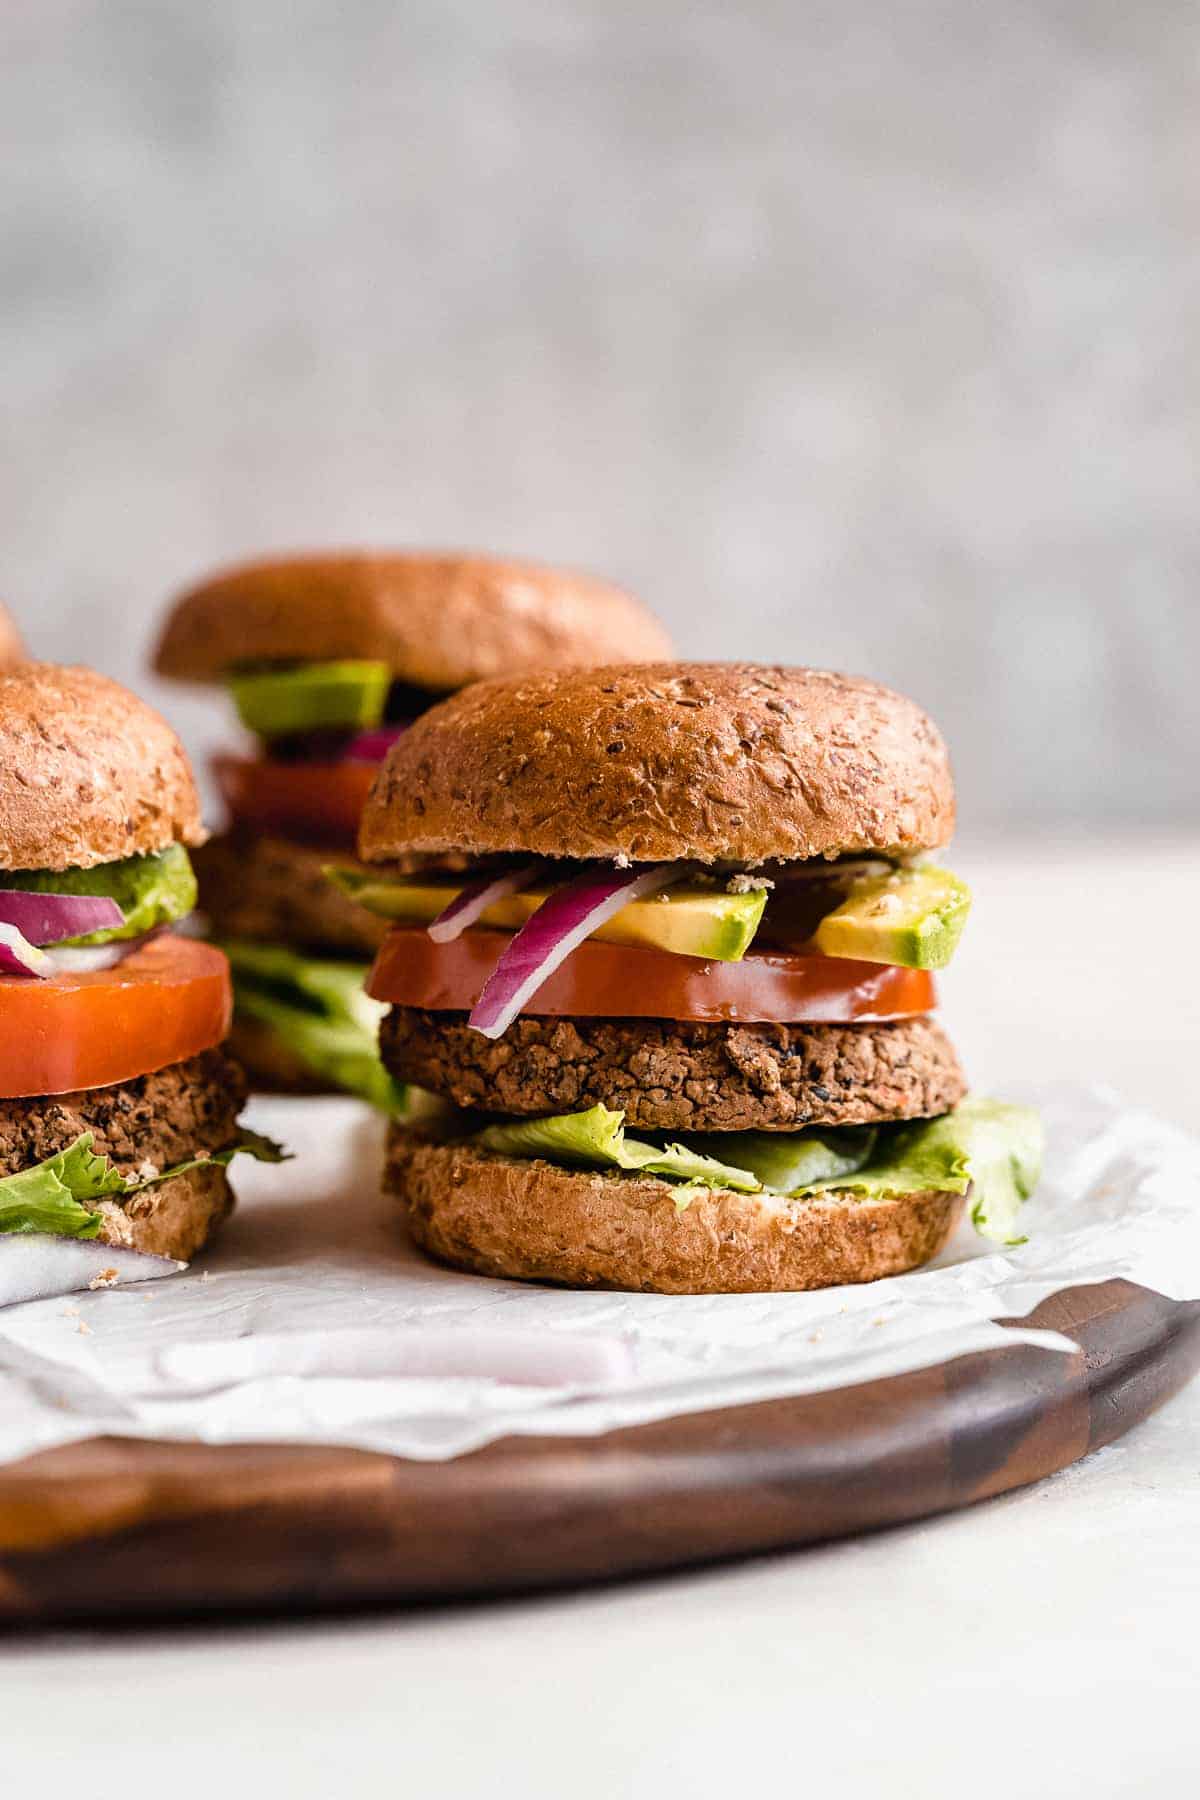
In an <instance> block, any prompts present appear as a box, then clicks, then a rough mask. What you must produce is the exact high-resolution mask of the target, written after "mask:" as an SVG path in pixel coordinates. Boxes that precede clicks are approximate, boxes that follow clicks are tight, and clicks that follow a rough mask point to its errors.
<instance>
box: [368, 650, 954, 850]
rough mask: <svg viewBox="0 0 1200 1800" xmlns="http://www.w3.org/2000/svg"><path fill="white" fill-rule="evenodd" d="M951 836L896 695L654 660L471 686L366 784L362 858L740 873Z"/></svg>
mask: <svg viewBox="0 0 1200 1800" xmlns="http://www.w3.org/2000/svg"><path fill="white" fill-rule="evenodd" d="M953 829H954V782H953V779H952V777H951V774H950V764H949V760H948V758H947V754H946V746H945V744H944V743H943V742H942V738H941V736H940V734H939V732H938V730H937V727H936V726H935V725H934V724H933V723H932V721H931V720H930V719H928V718H927V717H926V715H925V714H924V713H923V712H922V711H921V709H920V707H918V706H916V705H914V703H913V702H912V701H911V700H906V699H905V698H904V697H903V695H901V694H894V693H892V692H891V690H890V689H889V688H884V687H879V686H878V685H877V684H876V683H875V682H873V681H863V680H860V679H858V678H856V677H854V676H850V675H833V674H829V673H828V672H827V671H825V670H823V669H786V668H759V667H755V666H753V665H751V664H737V663H726V664H721V663H711V664H705V663H663V664H658V665H653V664H650V665H644V666H638V665H622V666H620V667H615V668H608V669H592V670H590V671H575V672H563V673H559V672H555V671H552V670H547V671H541V672H539V673H536V674H532V675H527V676H523V677H517V678H510V679H508V680H505V681H486V682H481V683H480V685H479V686H478V687H473V688H468V689H466V691H465V692H463V693H461V694H456V695H455V696H454V698H453V699H451V700H447V701H445V702H444V703H443V704H442V705H440V706H436V707H434V708H433V709H432V710H431V711H430V712H428V713H426V714H424V715H423V716H422V717H421V718H419V719H418V720H417V721H416V722H415V724H413V725H412V726H411V727H410V728H409V730H408V731H406V732H405V733H404V735H403V736H402V737H401V738H400V739H399V740H398V742H397V743H396V745H395V746H394V748H393V749H392V751H391V753H390V754H389V756H388V759H387V762H386V763H385V764H384V765H383V767H382V768H381V770H380V772H379V774H378V775H377V776H376V778H375V783H374V786H373V787H372V790H371V795H370V798H369V799H368V801H367V805H366V810H365V811H364V813H363V819H362V828H361V832H360V836H359V848H360V851H361V854H362V855H363V856H364V857H365V858H366V859H367V860H368V861H385V860H388V859H390V858H393V857H396V856H399V855H402V854H404V853H406V852H410V851H417V852H422V853H430V854H437V853H441V852H443V851H447V850H464V851H467V852H469V853H470V854H472V855H477V856H478V855H484V854H487V853H489V852H529V853H532V854H534V855H537V856H561V857H571V858H586V857H612V858H622V859H624V858H628V859H629V860H631V861H635V862H667V861H670V862H674V861H677V860H679V859H682V858H688V859H690V860H692V861H698V862H707V863H711V862H734V863H746V864H754V863H762V862H771V861H774V860H775V859H777V858H779V859H785V860H791V859H797V858H804V857H812V856H826V857H829V856H838V855H842V854H846V853H853V852H858V851H890V852H906V851H912V850H922V849H932V848H933V847H934V846H935V845H938V844H944V843H946V842H947V840H948V839H949V837H950V835H951V833H952V831H953Z"/></svg>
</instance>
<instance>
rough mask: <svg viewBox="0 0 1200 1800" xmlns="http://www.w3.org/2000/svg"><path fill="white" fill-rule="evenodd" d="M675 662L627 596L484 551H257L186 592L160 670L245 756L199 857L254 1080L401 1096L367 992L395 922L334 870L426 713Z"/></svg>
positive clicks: (228, 781) (224, 787)
mask: <svg viewBox="0 0 1200 1800" xmlns="http://www.w3.org/2000/svg"><path fill="white" fill-rule="evenodd" d="M667 654H669V646H668V643H667V639H666V637H665V635H664V633H663V631H662V628H661V627H660V626H659V625H658V623H657V622H656V621H655V620H654V619H653V618H652V617H651V616H650V614H649V613H647V612H646V610H645V609H644V608H643V607H642V606H641V605H640V604H639V602H638V601H636V600H634V599H633V598H632V597H631V596H630V595H628V594H626V593H623V592H621V591H620V590H619V589H617V588H614V587H610V586H608V585H607V584H606V583H604V582H601V581H596V580H593V579H591V578H590V577H587V576H583V575H574V574H568V573H565V572H564V571H562V570H558V569H549V568H542V567H539V566H536V565H534V564H531V563H513V562H498V561H493V560H491V559H487V558H484V557H473V556H432V555H375V554H358V555H340V556H333V555H326V556H303V557H288V558H285V559H282V560H278V561H270V562H259V563H254V564H251V565H249V566H247V567H244V568H238V569H234V570H232V571H231V572H229V573H226V574H223V575H219V576H217V577H216V578H215V579H214V580H211V581H208V582H206V583H204V584H203V585H202V586H200V587H198V588H195V589H194V590H193V591H192V592H190V593H187V594H185V595H184V596H183V598H182V599H181V600H179V601H178V603H177V604H176V606H175V607H174V609H173V611H172V612H171V614H170V616H169V617H168V619H167V623H166V627H165V630H164V633H163V636H162V639H161V642H160V644H159V647H158V651H157V656H156V668H157V669H158V671H159V672H160V673H161V674H163V675H166V676H168V677H173V678H176V679H179V680H186V681H207V682H220V683H223V684H224V685H225V686H226V687H227V688H228V690H229V693H230V695H231V698H232V700H233V703H234V706H235V708H236V710H237V712H238V715H239V717H240V719H241V723H242V725H243V726H244V727H245V728H246V730H247V731H248V732H249V733H250V734H251V735H252V737H253V738H254V739H256V740H257V743H256V744H255V745H254V747H253V748H248V749H245V750H241V751H229V752H226V753H224V754H222V755H219V756H217V757H216V759H215V761H214V764H213V769H214V773H215V776H216V780H217V783H218V785H219V787H220V790H221V793H222V795H223V797H224V801H225V804H226V806H227V809H228V813H229V819H230V824H229V829H228V830H227V831H226V832H225V833H224V835H222V836H221V837H219V838H217V839H216V840H215V841H214V842H213V843H211V844H209V845H208V846H207V848H206V849H205V851H204V853H203V855H202V856H201V857H200V858H199V859H198V861H197V871H198V875H199V880H200V897H201V905H202V908H203V911H204V912H205V914H206V915H207V917H208V919H209V921H210V925H211V929H212V931H213V933H214V935H215V936H216V937H217V939H218V940H219V941H220V942H222V943H223V944H224V946H225V948H226V950H227V951H228V954H229V956H230V959H231V962H232V964H233V971H234V981H235V989H236V1013H235V1022H234V1033H233V1041H234V1045H235V1048H236V1051H237V1054H238V1056H239V1057H240V1059H241V1061H242V1062H243V1064H244V1065H245V1066H246V1068H247V1070H248V1071H249V1072H250V1074H251V1075H252V1076H253V1077H254V1078H255V1079H256V1080H258V1081H259V1082H260V1083H262V1084H264V1085H267V1086H271V1087H276V1088H284V1089H292V1090H301V1091H304V1090H317V1089H325V1088H329V1087H341V1088H345V1089H348V1090H350V1091H352V1092H355V1093H358V1094H360V1095H362V1096H364V1097H365V1098H366V1099H368V1100H370V1101H372V1102H373V1103H375V1104H376V1105H378V1106H380V1107H382V1108H384V1109H385V1110H387V1111H392V1110H394V1109H395V1108H396V1107H397V1106H399V1105H400V1104H401V1103H402V1096H401V1094H400V1092H399V1090H398V1089H397V1086H396V1084H395V1083H394V1082H393V1081H392V1079H391V1077H390V1076H389V1075H388V1074H387V1072H386V1070H385V1069H384V1068H383V1067H382V1065H381V1064H380V1062H379V1059H378V1055H377V1051H376V1032H377V1026H378V1018H379V1013H380V1011H381V1009H380V1008H379V1007H377V1006H376V1005H375V1004H374V1003H373V1002H372V1001H370V1000H369V999H368V997H367V996H366V994H365V993H364V992H363V977H364V975H365V973H366V968H367V964H368V962H369V960H370V958H371V956H372V955H373V954H374V952H375V951H376V950H377V949H378V947H379V944H380V942H381V940H382V937H383V934H384V931H385V930H386V926H385V925H384V924H383V923H382V922H381V921H380V920H378V919H376V918H374V917H373V916H372V915H371V914H370V913H367V912H365V911H363V910H361V909H360V908H358V907H356V906H355V905H353V904H352V902H351V901H350V900H349V899H348V898H347V897H346V894H345V893H344V892H343V891H342V889H341V888H340V887H338V886H336V885H333V884H331V882H330V881H329V880H328V879H327V874H326V871H327V867H328V865H329V864H330V861H331V859H333V860H334V861H336V862H337V863H338V864H340V867H341V870H342V872H343V873H345V872H349V873H350V874H353V873H354V843H355V835H356V833H357V829H358V821H359V816H360V814H361V812H362V807H363V803H364V802H365V800H366V797H367V793H368V791H369V789H370V785H371V780H372V777H373V776H374V774H375V771H376V770H377V768H378V767H379V764H380V762H381V761H382V759H383V757H384V756H385V754H386V753H387V751H388V750H389V749H390V748H391V746H392V745H393V744H394V743H395V742H396V741H397V740H398V739H399V738H401V737H402V736H403V735H404V733H405V732H406V731H407V730H408V729H409V727H410V726H411V724H412V722H413V721H414V720H415V719H416V718H418V717H419V716H420V715H421V714H422V713H423V712H424V711H425V710H426V709H427V708H428V707H430V706H431V705H433V704H434V703H435V702H436V701H437V700H439V699H441V698H443V697H444V696H445V695H446V694H447V693H448V692H450V691H451V690H452V689H455V688H458V687H461V686H463V685H465V684H466V683H467V682H471V681H475V680H478V679H480V678H481V677H483V676H494V675H497V674H502V673H506V672H513V671H519V670H522V669H526V668H530V667H534V666H537V665H543V666H547V667H552V668H553V667H566V666H571V665H575V664H584V663H589V662H603V661H605V660H606V659H611V658H613V657H616V656H631V655H632V656H637V657H641V658H646V659H649V658H654V657H660V656H665V655H667Z"/></svg>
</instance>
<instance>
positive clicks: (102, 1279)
mask: <svg viewBox="0 0 1200 1800" xmlns="http://www.w3.org/2000/svg"><path fill="white" fill-rule="evenodd" d="M116 1285H117V1271H116V1270H115V1269H101V1270H100V1271H99V1273H98V1274H96V1275H93V1276H92V1279H91V1280H90V1281H89V1282H88V1286H89V1287H90V1288H111V1287H116Z"/></svg>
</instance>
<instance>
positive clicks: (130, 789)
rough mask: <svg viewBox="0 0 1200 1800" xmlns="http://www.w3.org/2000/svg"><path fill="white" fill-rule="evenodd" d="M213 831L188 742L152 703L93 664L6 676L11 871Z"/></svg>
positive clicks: (4, 788) (6, 842) (1, 793)
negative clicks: (204, 815)
mask: <svg viewBox="0 0 1200 1800" xmlns="http://www.w3.org/2000/svg"><path fill="white" fill-rule="evenodd" d="M205 836H206V833H205V831H204V828H203V826H202V825H201V823H200V798H199V795H198V794H197V792H196V784H195V781H194V780H193V778H192V770H191V765H190V764H189V762H188V759H187V757H186V755H185V754H184V750H183V746H182V744H181V743H180V742H179V739H178V738H177V737H176V736H175V733H174V732H173V731H172V730H171V728H170V726H169V725H168V724H167V722H166V720H165V719H163V718H161V717H160V716H159V714H158V713H156V712H154V711H153V710H152V708H151V707H149V706H147V705H146V704H145V702H144V701H142V700H139V699H138V698H137V696H136V695H134V694H131V693H130V692H129V690H128V689H127V688H123V687H120V686H119V685H118V684H117V683H116V682H115V681H110V680H109V679H108V677H107V676H105V675H97V674H96V673H95V671H94V670H92V669H81V668H61V667H59V666H58V665H57V664H54V663H24V664H22V665H21V666H20V667H18V668H15V669H10V670H6V671H4V672H2V673H0V869H90V868H93V867H94V866H95V865H96V864H97V863H104V862H116V861H118V860H119V859H120V858H122V857H125V856H144V855H147V854H148V853H149V852H151V851H154V850H165V849H166V847H167V845H168V844H173V843H176V842H182V843H184V844H202V843H203V842H204V839H205Z"/></svg>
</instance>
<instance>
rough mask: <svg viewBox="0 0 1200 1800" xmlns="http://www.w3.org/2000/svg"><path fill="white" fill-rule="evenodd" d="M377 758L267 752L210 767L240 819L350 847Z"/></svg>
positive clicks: (220, 758) (227, 758)
mask: <svg viewBox="0 0 1200 1800" xmlns="http://www.w3.org/2000/svg"><path fill="white" fill-rule="evenodd" d="M378 766H379V765H378V764H377V763H368V762H352V761H349V760H347V761H346V762H336V763H317V762H294V763H286V762H272V761H271V760H270V758H269V757H253V756H232V755H229V754H228V753H227V752H225V751H222V752H221V753H220V754H219V755H217V756H214V757H213V759H212V772H213V775H214V776H215V777H216V782H217V786H218V787H219V788H220V790H221V796H222V798H223V800H224V801H225V804H226V806H227V807H228V808H229V811H230V814H231V816H232V818H233V820H234V822H235V823H236V824H239V825H251V826H253V827H254V829H255V830H257V831H280V832H282V833H283V835H284V836H285V837H287V836H292V837H298V838H303V839H305V840H307V841H309V842H311V843H320V844H331V845H335V846H336V847H337V848H338V849H347V850H352V849H353V848H354V845H355V841H356V839H357V837H358V821H359V818H360V816H361V814H362V809H363V807H364V806H365V804H366V799H367V795H368V794H369V793H370V791H371V782H372V780H373V779H374V777H375V772H376V770H377V768H378Z"/></svg>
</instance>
